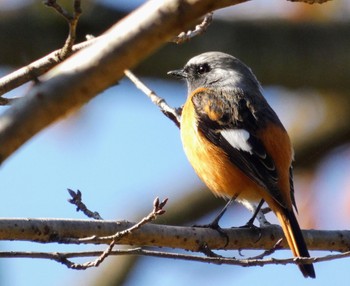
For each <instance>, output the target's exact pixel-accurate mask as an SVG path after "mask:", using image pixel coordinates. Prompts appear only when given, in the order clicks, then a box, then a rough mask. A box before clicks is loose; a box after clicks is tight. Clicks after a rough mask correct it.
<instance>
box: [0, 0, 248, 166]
mask: <svg viewBox="0 0 350 286" xmlns="http://www.w3.org/2000/svg"><path fill="white" fill-rule="evenodd" d="M241 2H244V0H234V1H233V0H221V1H219V0H216V1H213V0H195V1H193V0H192V1H190V0H187V1H181V0H171V1H170V0H169V1H156V0H154V1H149V2H147V3H146V4H145V5H143V6H142V7H140V8H139V9H137V10H136V11H134V12H133V13H131V14H130V15H129V16H128V17H126V18H124V19H123V20H122V21H120V22H119V23H117V24H116V25H115V26H113V27H112V28H111V29H110V30H109V31H107V32H106V33H105V36H104V40H103V41H97V42H96V43H94V44H93V45H91V46H89V47H87V48H86V49H83V50H81V51H80V52H78V53H76V54H75V55H73V56H72V57H70V58H68V59H67V60H66V61H64V62H63V63H61V64H60V65H58V66H56V67H55V68H53V69H52V70H51V71H49V72H48V73H47V74H45V75H44V76H43V77H42V78H41V79H40V80H41V83H40V84H38V85H36V86H34V87H33V88H32V89H31V90H30V92H29V93H28V95H26V96H25V98H23V99H21V100H18V101H17V102H16V103H15V104H14V105H13V106H12V108H10V109H9V110H7V111H6V112H5V113H4V114H3V115H2V116H1V117H0V146H1V150H0V161H1V162H3V161H4V160H5V159H6V158H7V157H8V156H10V155H11V154H12V153H13V152H14V151H15V150H17V149H18V148H19V147H20V146H21V145H23V144H24V143H25V142H26V141H27V140H28V139H30V138H31V137H32V136H34V135H35V134H36V133H37V132H39V131H40V130H42V129H43V128H45V127H46V126H48V125H49V124H51V123H52V122H54V121H55V120H57V119H59V118H60V117H62V116H64V115H66V114H67V113H68V112H70V111H73V110H76V109H77V108H79V107H81V106H82V105H83V104H84V103H86V102H88V101H89V100H90V99H91V98H93V97H94V96H96V95H97V94H98V93H100V92H101V91H103V90H104V89H106V88H107V87H109V86H111V85H113V84H115V82H116V81H118V80H119V79H120V78H121V77H122V76H123V72H124V70H125V69H129V68H131V67H133V66H134V65H136V64H137V63H138V62H140V61H141V60H142V59H144V58H145V57H147V56H148V55H149V54H150V53H152V52H154V51H155V50H156V49H157V48H159V47H160V46H161V45H162V44H163V43H165V42H166V41H168V40H169V39H170V38H171V37H173V35H175V34H178V33H179V32H180V31H182V30H183V28H184V27H185V26H186V23H189V22H191V21H192V20H194V19H196V18H198V17H201V16H203V15H204V14H205V13H208V12H210V11H212V10H215V9H218V8H222V7H226V6H231V5H234V4H238V3H241ZM145 15H147V16H145Z"/></svg>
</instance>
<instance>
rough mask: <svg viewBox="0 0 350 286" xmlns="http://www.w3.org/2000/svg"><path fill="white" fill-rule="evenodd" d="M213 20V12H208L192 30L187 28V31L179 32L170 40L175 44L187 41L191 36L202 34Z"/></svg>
mask: <svg viewBox="0 0 350 286" xmlns="http://www.w3.org/2000/svg"><path fill="white" fill-rule="evenodd" d="M212 21H213V12H210V13H208V14H207V15H205V17H204V19H203V21H202V23H200V24H199V25H196V27H195V29H194V30H189V31H187V32H181V33H180V34H179V35H178V36H176V37H174V38H173V39H172V40H171V41H172V42H174V43H176V44H183V43H185V42H188V41H189V40H191V39H192V38H194V37H196V36H198V35H201V34H203V33H204V32H205V31H206V30H207V28H208V27H209V25H210V24H211V22H212Z"/></svg>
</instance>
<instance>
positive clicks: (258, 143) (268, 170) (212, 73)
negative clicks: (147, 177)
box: [169, 52, 315, 278]
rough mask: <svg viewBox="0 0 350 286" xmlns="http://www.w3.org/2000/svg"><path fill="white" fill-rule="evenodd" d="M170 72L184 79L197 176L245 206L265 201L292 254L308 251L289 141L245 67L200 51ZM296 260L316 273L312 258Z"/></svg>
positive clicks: (185, 135) (185, 133)
mask: <svg viewBox="0 0 350 286" xmlns="http://www.w3.org/2000/svg"><path fill="white" fill-rule="evenodd" d="M169 74H170V75H174V76H176V77H180V78H184V79H186V81H187V86H188V97H187V101H186V103H185V105H184V107H183V110H182V116H181V139H182V143H183V147H184V150H185V153H186V155H187V157H188V160H189V161H190V163H191V164H192V166H193V168H194V170H195V171H196V173H197V174H198V176H199V177H200V178H201V179H202V180H203V182H204V183H205V184H206V185H207V186H208V188H209V189H210V190H211V191H212V192H213V193H214V194H215V195H217V196H221V197H226V198H230V199H235V200H237V201H239V202H241V203H243V204H245V205H247V206H251V205H252V203H255V202H259V201H262V200H264V201H265V202H266V203H267V204H268V205H269V207H270V208H271V210H272V211H273V212H274V213H275V214H276V216H277V218H278V220H279V221H280V224H281V226H282V228H283V231H284V234H285V237H286V239H287V242H288V244H289V246H290V248H291V250H292V252H293V254H294V256H296V257H310V255H309V252H308V249H307V247H306V243H305V241H304V238H303V235H302V232H301V230H300V227H299V224H298V221H297V219H296V217H295V214H294V211H293V206H294V207H295V209H296V210H297V208H296V203H295V199H294V190H293V173H292V160H293V148H292V145H291V142H290V139H289V136H288V134H287V132H286V130H285V128H284V127H283V125H282V123H281V121H280V120H279V118H278V116H277V115H276V113H275V112H274V111H273V110H272V108H271V107H270V105H269V104H268V103H267V101H266V99H265V98H264V97H263V95H262V88H261V86H260V83H259V82H258V80H257V78H256V77H255V75H254V74H253V73H252V71H251V69H250V68H249V67H247V66H246V65H245V64H244V63H242V62H241V61H240V60H238V59H237V58H235V57H233V56H231V55H228V54H225V53H221V52H207V53H203V54H200V55H198V56H196V57H194V58H192V59H190V60H189V61H188V62H187V64H186V65H185V67H184V68H183V69H182V70H176V71H170V72H169ZM260 205H261V204H260ZM298 266H299V268H300V270H301V272H302V273H303V275H304V276H305V277H312V278H315V271H314V267H313V265H312V264H302V263H300V264H299V265H298Z"/></svg>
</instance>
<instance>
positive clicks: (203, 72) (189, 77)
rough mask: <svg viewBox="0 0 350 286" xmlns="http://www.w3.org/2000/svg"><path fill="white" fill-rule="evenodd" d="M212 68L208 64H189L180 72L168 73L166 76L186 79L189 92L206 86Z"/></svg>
mask: <svg viewBox="0 0 350 286" xmlns="http://www.w3.org/2000/svg"><path fill="white" fill-rule="evenodd" d="M211 70H212V67H211V66H210V64H209V63H207V62H204V63H189V64H187V65H186V66H185V67H184V68H183V69H182V70H174V71H169V72H168V74H170V75H172V76H175V77H177V78H183V79H186V81H187V85H188V88H189V91H193V90H195V89H196V88H198V87H201V86H205V85H207V81H208V77H207V74H208V73H210V71H211Z"/></svg>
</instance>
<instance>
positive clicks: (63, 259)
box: [55, 198, 168, 270]
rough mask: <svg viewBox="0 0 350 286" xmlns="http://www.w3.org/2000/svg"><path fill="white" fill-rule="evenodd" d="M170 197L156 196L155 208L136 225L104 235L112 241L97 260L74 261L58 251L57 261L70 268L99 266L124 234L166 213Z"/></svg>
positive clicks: (81, 268) (103, 238) (79, 268)
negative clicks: (162, 198) (161, 199)
mask: <svg viewBox="0 0 350 286" xmlns="http://www.w3.org/2000/svg"><path fill="white" fill-rule="evenodd" d="M167 201H168V199H165V200H163V201H162V202H160V201H159V198H156V199H155V200H154V202H153V210H152V211H151V212H150V213H149V214H148V215H147V216H146V217H144V218H143V219H141V220H140V221H139V222H138V223H136V224H135V225H133V226H132V227H130V228H128V229H126V230H123V231H119V232H117V233H116V234H114V235H111V236H106V237H102V238H101V239H102V240H111V239H112V242H111V243H110V244H109V245H108V247H107V248H106V250H104V251H103V252H102V253H101V254H100V256H98V257H97V258H96V259H95V260H93V261H88V262H85V263H82V264H81V263H74V262H72V261H70V260H69V259H68V258H67V257H65V256H63V255H61V254H59V253H56V254H55V257H56V259H55V260H56V261H59V262H60V263H63V264H64V265H66V266H67V267H68V268H71V269H77V270H85V269H87V268H90V267H98V266H99V265H100V264H101V263H102V262H103V261H104V260H105V259H106V258H107V257H108V256H109V255H110V254H111V252H112V250H113V247H114V246H115V244H116V243H117V242H118V240H119V239H121V238H122V237H124V236H127V235H129V234H132V233H133V232H134V231H136V230H138V229H139V228H141V227H142V226H143V225H145V224H147V223H149V222H151V221H153V220H155V219H156V218H157V217H158V216H159V215H162V214H164V213H165V210H164V209H163V208H164V206H165V204H166V203H167Z"/></svg>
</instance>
